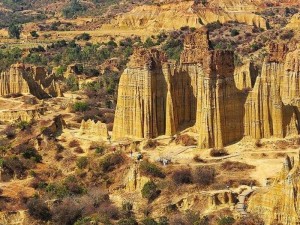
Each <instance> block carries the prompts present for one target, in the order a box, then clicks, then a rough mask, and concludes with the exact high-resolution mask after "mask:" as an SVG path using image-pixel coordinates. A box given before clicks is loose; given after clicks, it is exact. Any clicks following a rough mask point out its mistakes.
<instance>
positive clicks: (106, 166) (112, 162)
mask: <svg viewBox="0 0 300 225" xmlns="http://www.w3.org/2000/svg"><path fill="white" fill-rule="evenodd" d="M122 162H124V156H123V155H122V153H120V152H116V153H111V154H109V155H106V156H104V158H103V159H102V160H101V161H100V165H99V166H100V168H101V170H102V171H103V172H110V171H112V170H114V169H115V168H116V166H118V165H119V164H121V163H122Z"/></svg>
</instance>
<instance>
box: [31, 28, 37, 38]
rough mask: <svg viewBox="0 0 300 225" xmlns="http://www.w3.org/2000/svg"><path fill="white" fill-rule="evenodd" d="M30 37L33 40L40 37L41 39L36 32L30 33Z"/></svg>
mask: <svg viewBox="0 0 300 225" xmlns="http://www.w3.org/2000/svg"><path fill="white" fill-rule="evenodd" d="M30 35H31V37H33V38H38V37H39V35H38V33H37V32H36V31H35V30H33V31H30Z"/></svg>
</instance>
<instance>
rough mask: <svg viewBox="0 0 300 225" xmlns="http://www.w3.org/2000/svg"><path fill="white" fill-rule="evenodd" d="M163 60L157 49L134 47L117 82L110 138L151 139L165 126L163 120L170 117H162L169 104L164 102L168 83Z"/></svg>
mask: <svg viewBox="0 0 300 225" xmlns="http://www.w3.org/2000/svg"><path fill="white" fill-rule="evenodd" d="M164 62H166V57H165V55H164V54H163V53H162V52H160V51H158V50H155V49H152V50H147V49H135V52H134V54H133V56H132V57H131V60H130V62H129V63H128V68H127V69H126V70H125V71H124V73H123V74H122V76H121V78H120V82H119V90H118V104H117V108H116V113H115V121H114V128H113V137H114V138H120V137H124V136H134V137H139V138H153V137H157V136H158V135H162V134H164V133H165V131H166V130H167V129H169V128H166V125H167V123H166V121H167V120H172V119H169V118H166V117H167V116H170V115H171V114H172V110H171V109H172V106H168V105H167V101H166V100H167V98H168V96H169V97H170V93H169V92H170V90H169V89H168V88H169V86H168V83H169V84H170V82H169V74H167V73H166V72H168V71H167V70H168V68H167V67H165V66H163V63H164ZM168 93H169V94H168ZM170 108H171V109H170ZM168 110H170V111H171V112H169V113H168V112H167V111H168ZM169 124H173V123H172V122H170V123H169Z"/></svg>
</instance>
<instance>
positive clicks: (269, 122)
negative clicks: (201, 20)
mask: <svg viewBox="0 0 300 225" xmlns="http://www.w3.org/2000/svg"><path fill="white" fill-rule="evenodd" d="M269 52H270V53H269V55H268V56H267V57H266V58H265V60H264V62H263V65H262V70H261V74H259V75H258V69H257V67H256V66H254V65H253V63H251V62H247V63H246V64H244V65H242V66H235V65H234V54H233V52H232V51H227V50H213V49H211V47H210V42H209V39H208V35H207V31H206V30H205V29H199V30H197V31H195V32H193V33H191V34H189V35H186V37H185V40H184V50H183V51H182V53H181V57H180V64H174V63H171V62H168V60H167V59H166V57H165V55H164V54H163V53H162V52H160V51H159V50H155V49H151V50H149V49H136V50H135V51H134V54H133V56H132V57H131V60H130V62H129V63H128V68H127V69H126V70H125V71H124V73H123V74H122V76H121V79H120V84H119V95H118V104H117V109H116V114H115V123H114V129H113V138H115V139H117V138H122V137H126V136H127V137H137V138H155V137H157V136H159V135H173V134H175V133H176V132H179V131H181V130H183V129H185V128H187V127H192V126H194V125H195V126H194V128H195V129H194V130H196V132H197V133H198V134H199V142H198V143H199V146H200V147H201V148H211V147H216V148H222V147H223V146H225V145H228V144H230V143H233V142H236V141H239V140H241V139H242V138H243V137H244V136H246V137H251V138H254V139H260V138H270V137H278V138H284V137H286V136H290V135H297V134H298V133H299V122H298V120H299V118H300V113H299V112H300V98H299V97H298V96H299V94H300V93H299V86H300V83H299V82H300V81H299V65H300V63H299V50H298V49H297V45H295V44H290V46H287V45H285V44H276V43H272V44H270V46H269Z"/></svg>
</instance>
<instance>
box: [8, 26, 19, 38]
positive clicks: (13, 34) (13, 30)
mask: <svg viewBox="0 0 300 225" xmlns="http://www.w3.org/2000/svg"><path fill="white" fill-rule="evenodd" d="M21 32H22V26H20V25H17V24H11V25H10V26H9V27H8V35H9V37H10V38H16V39H20V35H21Z"/></svg>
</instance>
